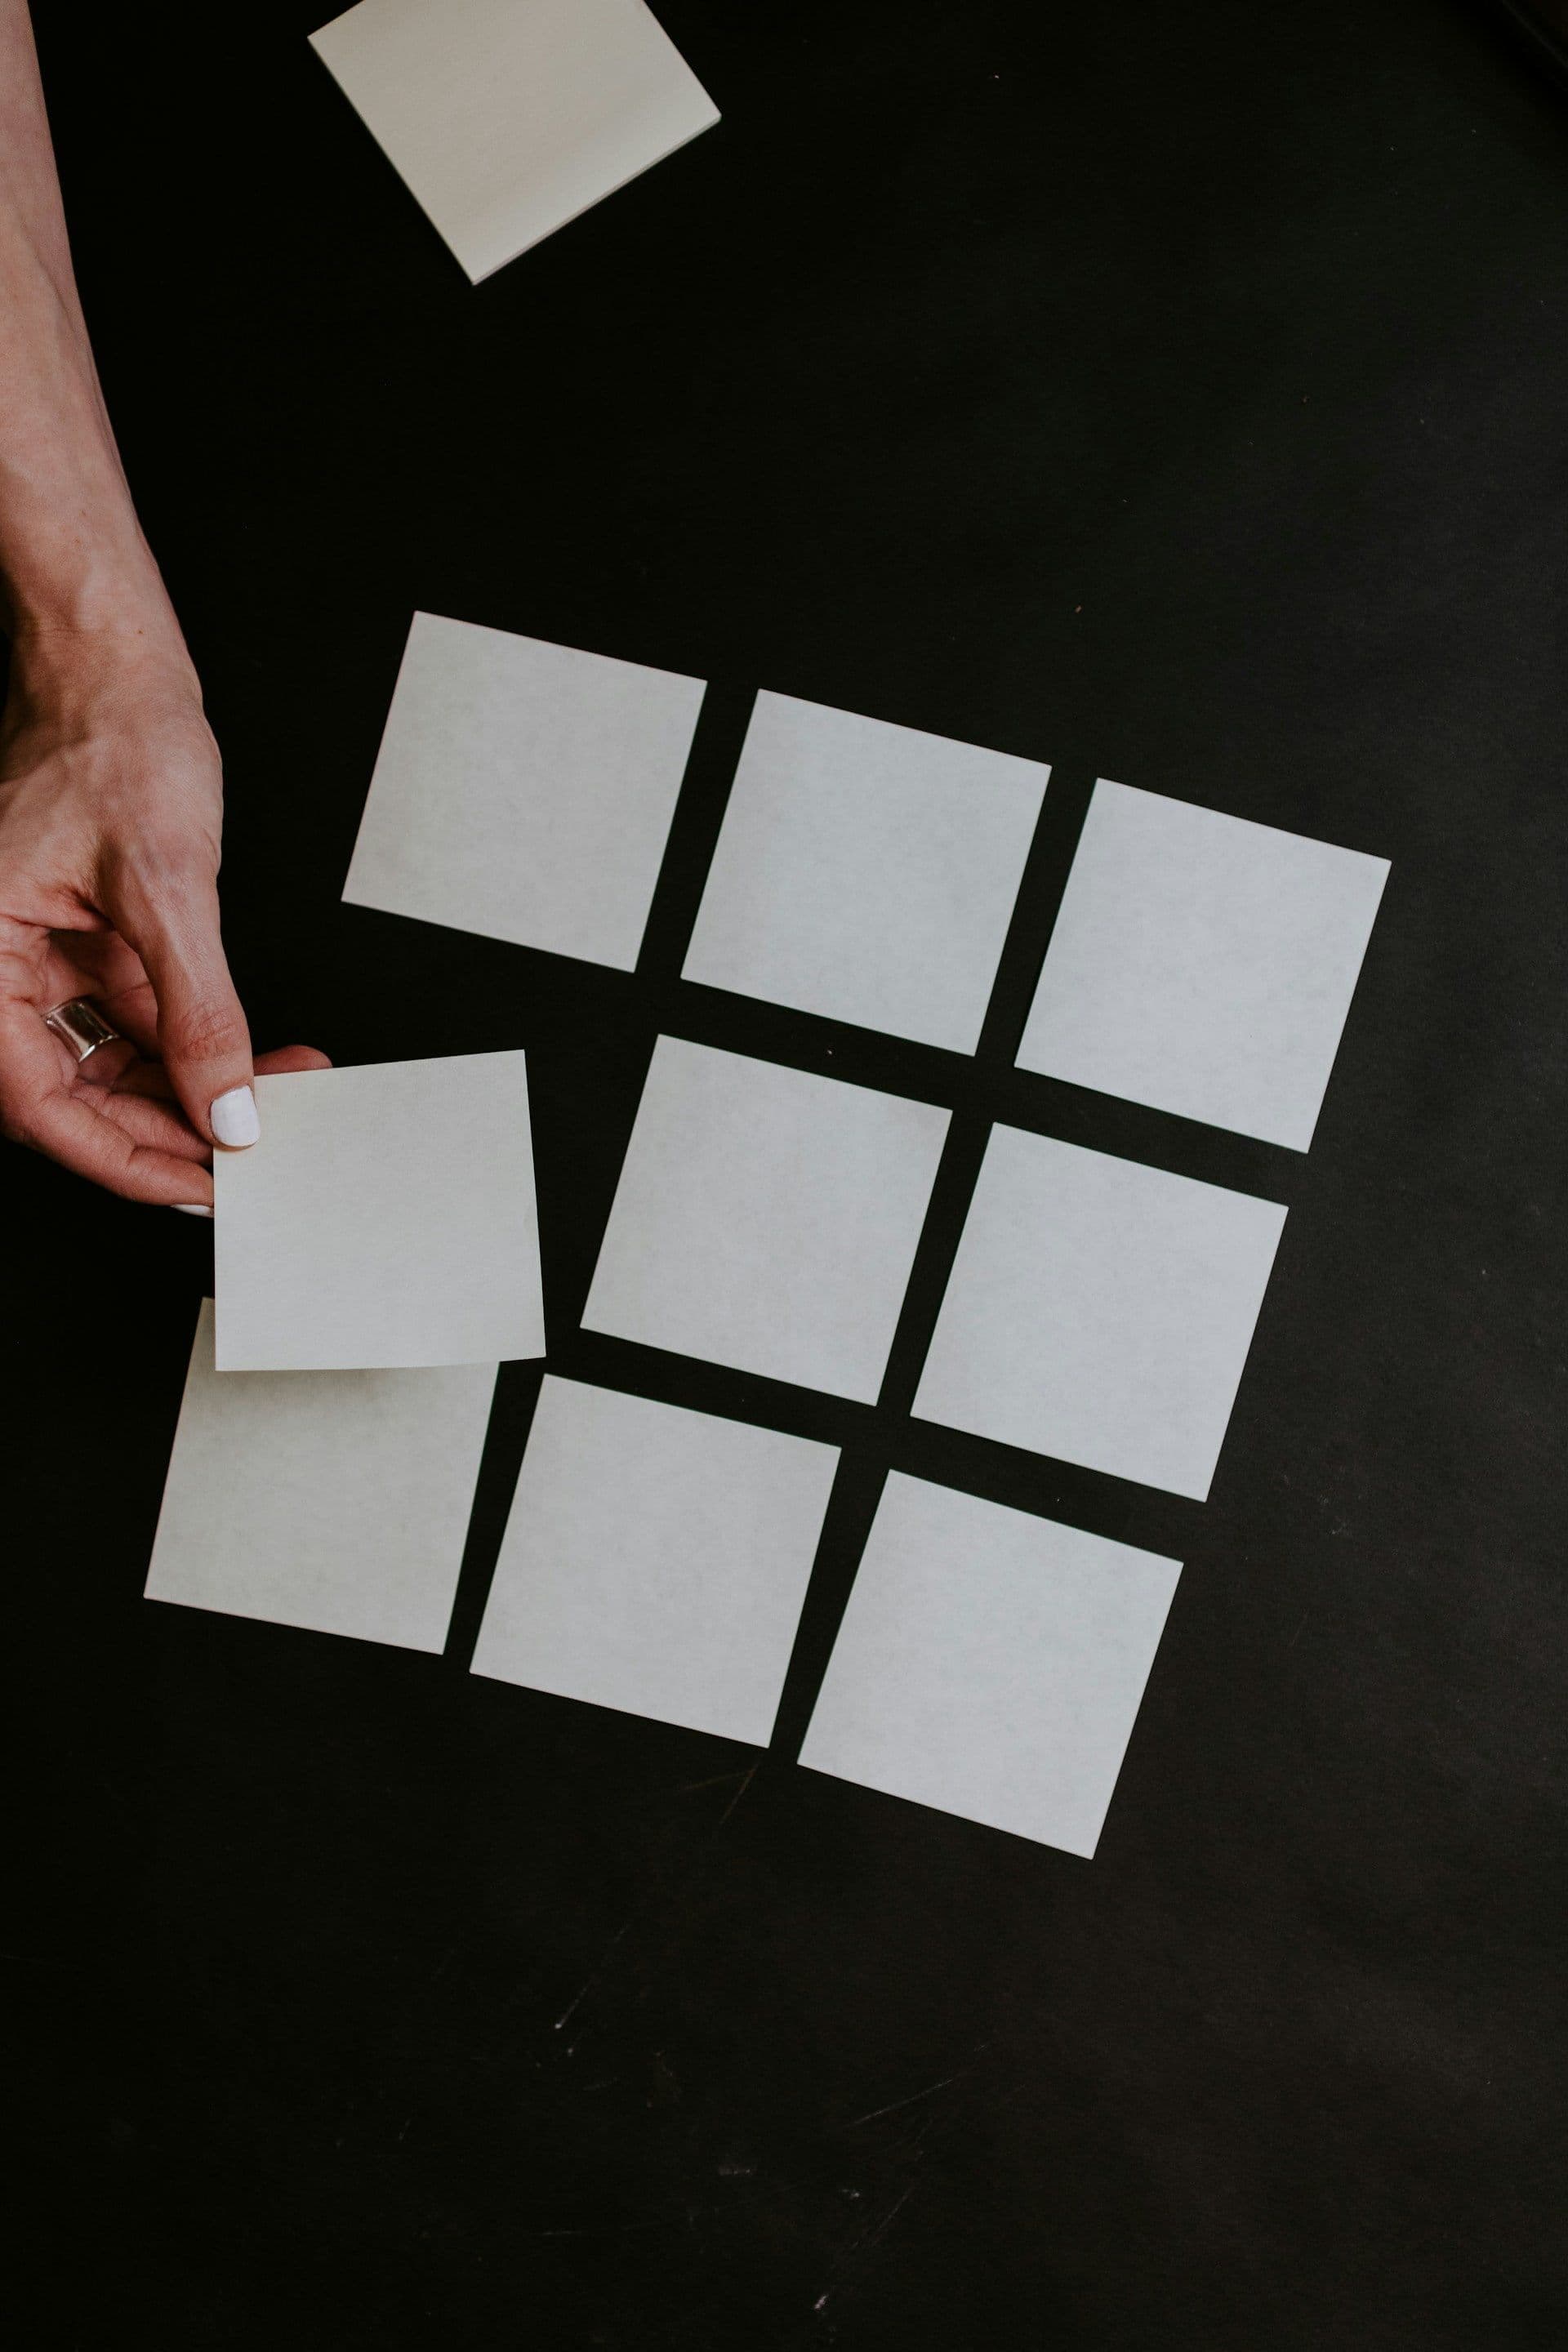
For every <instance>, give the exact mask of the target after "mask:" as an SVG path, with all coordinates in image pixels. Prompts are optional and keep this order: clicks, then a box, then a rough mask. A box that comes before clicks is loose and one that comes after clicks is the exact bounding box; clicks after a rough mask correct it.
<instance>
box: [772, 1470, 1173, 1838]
mask: <svg viewBox="0 0 1568 2352" xmlns="http://www.w3.org/2000/svg"><path fill="white" fill-rule="evenodd" d="M1179 1574H1180V1565H1179V1563H1178V1562H1177V1561H1175V1560H1171V1559H1160V1558H1158V1557H1157V1556H1156V1555H1155V1554H1154V1553H1152V1552H1146V1551H1136V1550H1134V1549H1132V1548H1131V1546H1129V1545H1127V1544H1120V1543H1110V1542H1108V1541H1107V1540H1106V1539H1105V1538H1103V1537H1101V1536H1091V1535H1086V1534H1084V1533H1083V1532H1082V1530H1081V1529H1079V1528H1068V1527H1060V1526H1058V1524H1057V1523H1056V1522H1055V1521H1054V1520H1052V1519H1041V1518H1035V1517H1031V1516H1030V1515H1029V1514H1028V1513H1027V1512H1026V1511H1015V1510H1009V1509H1005V1508H1004V1507H1002V1506H1001V1505H999V1504H996V1503H988V1502H982V1501H980V1500H979V1499H978V1498H977V1497H976V1496H973V1495H963V1494H959V1493H956V1492H955V1491H954V1490H953V1489H952V1488H951V1487H947V1486H932V1485H931V1484H930V1483H929V1482H928V1481H927V1480H925V1479H922V1478H906V1477H903V1476H901V1475H900V1474H899V1473H898V1472H894V1473H893V1474H892V1475H891V1476H889V1480H888V1483H887V1486H885V1488H884V1489H883V1493H882V1498H881V1501H880V1504H879V1507H878V1510H877V1516H876V1519H875V1521H874V1522H873V1524H872V1528H871V1533H870V1536H869V1538H868V1540H867V1545H866V1549H865V1551H864V1553H863V1554H862V1556H861V1560H860V1567H859V1570H858V1574H857V1576H856V1579H855V1584H854V1588H853V1590H852V1591H851V1592H850V1595H849V1603H848V1607H847V1611H846V1612H845V1616H844V1621H843V1624H842V1626H841V1628H840V1630H839V1633H838V1638H837V1642H836V1643H835V1644H834V1650H833V1655H832V1657H831V1659H830V1660H829V1662H828V1667H827V1674H826V1679H825V1681H824V1683H823V1685H822V1690H821V1693H820V1695H819V1696H818V1698H817V1702H816V1709H815V1711H814V1713H813V1716H812V1718H811V1725H810V1728H809V1730H808V1731H807V1733H806V1738H805V1746H804V1747H803V1748H802V1750H801V1759H800V1760H801V1762H802V1763H803V1764H805V1765H809V1766H811V1767H812V1768H814V1769H816V1771H819V1772H830V1773H833V1774H835V1775H836V1776H837V1778H838V1779H840V1780H857V1781H859V1782H861V1783H862V1784H863V1785H864V1786H865V1787H867V1788H869V1789H880V1790H884V1791H886V1792H887V1793H888V1794H889V1795H890V1796H895V1797H909V1798H912V1799H913V1800H914V1801H916V1802H917V1803H919V1804H922V1805H934V1806H936V1807H938V1808H939V1809H940V1810H941V1811H943V1812H948V1813H958V1814H961V1815H963V1817H964V1818H965V1819H966V1820H969V1821H975V1822H987V1823H988V1824H989V1825H990V1826H991V1827H993V1828H994V1829H1002V1830H1011V1831H1014V1832H1016V1833H1017V1834H1018V1835H1020V1836H1023V1837H1029V1838H1037V1839H1038V1840H1040V1841H1041V1842H1042V1843H1044V1844H1047V1845H1054V1846H1060V1847H1062V1848H1063V1849H1064V1850H1065V1851H1066V1852H1067V1853H1076V1854H1082V1855H1084V1856H1086V1857H1087V1856H1090V1855H1092V1854H1093V1853H1094V1850H1095V1846H1096V1844H1097V1843H1098V1842H1099V1839H1100V1830H1101V1827H1102V1825H1103V1823H1104V1821H1105V1815H1106V1810H1107V1808H1108V1806H1109V1805H1110V1798H1111V1792H1112V1790H1114V1788H1115V1786H1116V1777H1117V1773H1118V1771H1119V1770H1120V1769H1121V1759H1122V1756H1123V1754H1124V1752H1125V1750H1126V1748H1127V1743H1128V1740H1129V1738H1130V1737H1131V1731H1132V1724H1133V1718H1134V1717H1135V1716H1136V1715H1137V1712H1138V1706H1139V1702H1140V1700H1141V1699H1142V1695H1143V1686H1144V1685H1145V1683H1146V1682H1147V1681H1148V1678H1149V1670H1150V1667H1151V1666H1152V1664H1153V1659H1154V1652H1155V1650H1156V1648H1157V1647H1158V1645H1159V1641H1160V1635H1161V1633H1162V1632H1163V1628H1164V1623H1165V1613H1166V1611H1167V1610H1168V1609H1169V1607H1170V1604H1171V1596H1172V1594H1173V1592H1174V1591H1175V1588H1176V1579H1177V1577H1178V1575H1179Z"/></svg>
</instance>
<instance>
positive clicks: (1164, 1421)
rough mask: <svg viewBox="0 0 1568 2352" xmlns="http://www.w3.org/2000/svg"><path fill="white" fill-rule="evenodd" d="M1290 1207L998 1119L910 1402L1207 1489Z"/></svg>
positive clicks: (1019, 1440) (952, 1420) (1087, 1458)
mask: <svg viewBox="0 0 1568 2352" xmlns="http://www.w3.org/2000/svg"><path fill="white" fill-rule="evenodd" d="M1284 1223H1285V1212H1284V1210H1283V1209H1282V1208H1280V1207H1279V1206H1278V1205H1277V1204H1276V1203H1275V1202H1272V1201H1258V1200H1254V1199H1253V1198H1252V1197H1251V1196H1250V1195H1249V1194H1247V1193H1243V1192H1226V1191H1224V1190H1222V1189H1221V1187H1220V1186H1218V1185H1217V1184H1195V1183H1194V1182H1193V1181H1191V1179H1190V1178H1188V1177H1185V1176H1172V1175H1169V1174H1167V1173H1166V1172H1165V1171H1164V1170H1163V1169H1159V1168H1143V1167H1140V1166H1139V1165H1138V1164H1137V1163H1136V1162H1135V1161H1132V1160H1113V1159H1110V1157H1109V1156H1108V1155H1107V1154H1106V1153H1104V1152H1101V1151H1084V1150H1079V1148H1078V1146H1077V1145H1075V1144H1070V1143H1058V1142H1056V1141H1054V1140H1052V1139H1050V1138H1049V1137H1047V1136H1043V1135H1026V1134H1024V1133H1022V1132H1021V1131H1020V1130H1019V1129H1017V1128H1011V1127H997V1128H993V1129H992V1131H991V1137H990V1140H989V1142H988V1143H987V1145H986V1149H985V1158H984V1163H983V1164H982V1167H981V1171H980V1179H979V1181H978V1183H977V1184H976V1185H975V1188H974V1198H973V1201H972V1202H971V1203H970V1210H969V1216H968V1219H967V1221H966V1223H965V1224H964V1228H963V1237H962V1239H961V1240H960V1242H959V1245H958V1255H957V1256H956V1258H955V1259H954V1261H953V1268H952V1278H951V1280H950V1281H949V1283H948V1287H947V1296H946V1297H945V1298H944V1299H943V1300H942V1311H941V1313H940V1315H939V1316H938V1318H937V1324H936V1330H935V1332H934V1333H933V1335H932V1338H931V1352H930V1354H929V1355H928V1356H927V1358H926V1364H925V1370H924V1371H923V1373H922V1374H921V1383H920V1388H919V1390H918V1391H917V1393H916V1396H915V1405H914V1409H915V1412H916V1413H917V1414H918V1415H919V1416H920V1417H921V1419H922V1420H925V1421H940V1422H943V1423H946V1424H947V1425H948V1426H949V1427H950V1428H952V1429H966V1430H971V1431H973V1432H974V1433H975V1434H976V1435H978V1436H981V1437H992V1438H996V1439H999V1440H1000V1441H1001V1442H1002V1443H1003V1444H1007V1445H1021V1446H1026V1447H1027V1448H1028V1449H1029V1450H1030V1452H1031V1453H1035V1454H1053V1455H1055V1457H1056V1458H1057V1459H1058V1461H1061V1462H1077V1463H1081V1464H1082V1465H1084V1467H1085V1468H1087V1469H1089V1470H1105V1471H1109V1472H1110V1475H1112V1476H1113V1477H1117V1478H1135V1479H1137V1480H1138V1481H1140V1483H1141V1484H1142V1485H1143V1486H1165V1487H1169V1488H1170V1489H1171V1491H1172V1492H1173V1494H1177V1495H1192V1496H1196V1497H1197V1499H1198V1500H1199V1501H1200V1502H1201V1501H1202V1500H1203V1498H1204V1496H1205V1495H1206V1494H1207V1493H1208V1490H1209V1482H1210V1480H1211V1479H1212V1477H1213V1476H1214V1471H1215V1463H1216V1462H1217V1461H1218V1459H1219V1450H1220V1446H1221V1445H1222V1444H1223V1443H1224V1440H1225V1433H1226V1423H1228V1422H1229V1420H1230V1412H1231V1407H1232V1405H1233V1404H1234V1403H1235V1402H1236V1391H1237V1387H1238V1386H1239V1384H1240V1381H1241V1373H1242V1367H1243V1366H1244V1364H1245V1363H1246V1361H1247V1349H1248V1348H1249V1347H1250V1345H1251V1343H1252V1333H1253V1327H1254V1326H1255V1324H1256V1323H1257V1320H1258V1309H1259V1307H1261V1306H1262V1304H1263V1293H1264V1289H1265V1287H1266V1286H1267V1284H1268V1274H1269V1269H1270V1267H1271V1266H1272V1265H1273V1263H1274V1252H1275V1248H1276V1245H1277V1244H1278V1243H1279V1234H1280V1232H1281V1230H1282V1228H1283V1226H1284Z"/></svg>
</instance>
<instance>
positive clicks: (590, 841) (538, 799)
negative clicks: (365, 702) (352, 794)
mask: <svg viewBox="0 0 1568 2352" xmlns="http://www.w3.org/2000/svg"><path fill="white" fill-rule="evenodd" d="M702 694H703V688H702V683H701V681H700V679H699V678H694V677H674V676H672V675H671V674H670V673H669V672H668V671H666V670H659V669H643V668H640V667H638V666H637V664H636V663H635V662H623V661H612V660H610V659H608V658H607V657H606V656H605V655H603V654H585V653H579V652H577V651H576V650H575V648H574V647H573V646H551V645H544V644H542V643H541V642H540V641H539V640H538V639H537V638H534V637H517V636H512V635H509V633H508V632H507V631H506V630H504V629H486V628H479V627H476V626H475V625H473V624H472V623H471V622H468V621H447V620H442V619H441V618H439V617H438V616H437V614H433V613H416V614H415V616H414V625H413V626H412V628H411V629H410V630H409V633H408V644H407V647H406V649H405V653H404V656H403V667H402V668H401V669H400V670H399V671H398V674H397V686H396V689H395V692H394V694H393V698H392V708H391V709H390V711H389V712H388V714H387V720H386V730H385V732H384V735H383V737H382V742H381V750H380V752H379V754H378V755H377V758H376V762H375V773H374V776H373V777H372V779H371V787H370V797H369V799H368V800H367V801H366V803H365V809H364V815H363V819H362V820H361V823H360V830H359V839H358V840H357V842H356V843H355V844H354V853H353V862H352V863H351V865H350V866H349V874H348V880H347V882H346V883H345V884H344V886H343V897H344V898H345V899H346V900H347V901H348V903H349V904H350V905H351V906H354V907H379V908H384V910H385V911H386V912H387V913H388V914H393V915H413V916H416V917H418V918H419V919H421V920H423V921H425V922H427V923H446V924H447V925H448V926H449V927H450V928H451V929H454V930H459V931H482V932H483V933H484V934H485V936H486V937H487V938H488V939H493V940H513V941H514V942H515V943H516V944H517V945H519V946H521V947H529V948H547V949H549V950H552V952H553V953H554V954H556V955H568V956H581V957H584V958H586V959H587V960H588V961H591V962H595V963H607V964H614V965H615V966H616V968H617V970H619V971H631V969H632V967H633V965H634V964H635V963H636V962H637V950H638V949H639V948H640V946H641V945H642V935H643V929H644V926H645V925H646V923H647V911H648V906H649V902H650V901H651V899H652V898H653V891H654V885H655V883H656V882H657V881H658V869H659V862H660V860H661V859H662V857H663V856H664V845H665V841H666V838H667V836H668V832H669V824H670V819H671V817H672V816H673V815H674V814H675V803H676V800H677V797H678V795H679V791H680V780H681V777H682V775H683V774H684V773H685V770H686V760H687V754H688V752H689V751H690V749H691V739H692V736H693V734H694V732H695V731H696V727H697V714H698V711H699V709H700V707H701V702H702Z"/></svg>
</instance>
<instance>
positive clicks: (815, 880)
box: [685, 694, 1050, 1054]
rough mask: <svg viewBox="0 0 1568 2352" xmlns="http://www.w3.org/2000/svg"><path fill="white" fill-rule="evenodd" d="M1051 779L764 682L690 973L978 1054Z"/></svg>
mask: <svg viewBox="0 0 1568 2352" xmlns="http://www.w3.org/2000/svg"><path fill="white" fill-rule="evenodd" d="M1049 774H1050V770H1049V769H1048V768H1046V767H1042V766H1040V765H1039V764H1038V763H1037V761H1033V760H1019V759H1015V758H1012V757H1011V756H1009V755H1008V754H1007V753H1005V752H1002V751H980V750H978V749H976V747H975V746H974V745H973V744H970V743H955V742H950V741H949V740H946V739H945V738H944V737H942V736H939V735H924V734H921V733H919V732H917V731H916V730H915V729H913V728H910V727H892V726H889V725H887V724H885V723H884V722H883V721H882V720H880V719H860V718H857V717H855V716H854V715H853V714H852V713H851V712H849V711H847V710H829V709H822V708H820V707H819V706H818V705H817V704H816V703H812V702H797V701H795V699H794V698H792V697H790V696H788V695H783V694H763V695H760V696H759V697H758V698H757V706H756V709H755V711H754V713H753V714H752V723H751V727H750V729H749V730H748V731H747V735H746V741H745V748H744V750H743V751H742V754H741V763H740V767H739V769H738V770H737V772H736V775H735V782H734V785H733V787H732V789H731V794H730V801H729V805H728V807H727V808H726V810H725V812H724V825H723V830H722V832H721V835H720V837H719V846H718V849H717V851H716V853H715V855H714V858H713V864H712V867H711V869H710V873H709V877H708V887H707V888H706V890H705V891H704V893H703V898H702V905H701V908H700V911H699V913H698V917H697V924H696V929H695V930H694V931H693V934H692V939H691V945H690V949H689V952H688V954H687V958H686V967H685V976H686V978H687V979H688V980H695V981H701V982H705V983H706V984H707V985H708V986H709V987H711V988H727V989H733V990H735V991H736V992H738V993H739V994H741V995H742V996H760V997H765V998H767V999H769V1000H770V1001H771V1002H772V1003H775V1004H789V1005H794V1006H795V1007H796V1008H797V1009H798V1010H799V1011H801V1012H803V1013H824V1014H826V1016H827V1017H828V1018H829V1019H831V1020H835V1021H853V1022H856V1023H858V1024H859V1025H860V1026H861V1027H862V1028H866V1029H882V1030H887V1031H889V1032H890V1033H891V1034H893V1035H895V1036H899V1037H915V1038H919V1039H920V1040H921V1043H922V1044H924V1045H942V1046H946V1047H947V1048H948V1049H949V1050H950V1051H951V1052H952V1053H955V1054H972V1053H973V1051H974V1048H975V1046H976V1045H977V1044H978V1043H979V1039H980V1030H981V1024H982V1023H983V1022H984V1018H985V1012H986V1007H987V1005H988V1004H989V1003H990V1001H991V990H992V984H993V982H994V980H995V977H996V966H997V962H998V960H999V959H1000V957H1001V953H1002V949H1003V945H1004V942H1005V940H1006V936H1007V926H1008V923H1009V921H1010V919H1011V918H1012V913H1013V907H1014V902H1015V900H1016V898H1017V895H1018V884H1019V881H1020V880H1021V878H1022V876H1023V872H1024V862H1025V860H1026V857H1027V856H1028V854H1029V845H1030V842H1031V841H1032V840H1033V838H1034V833H1035V826H1036V824H1037V820H1038V817H1039V814H1040V803H1041V801H1042V800H1043V798H1044V796H1045V790H1046V782H1047V778H1048V776H1049Z"/></svg>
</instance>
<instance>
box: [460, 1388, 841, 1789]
mask: <svg viewBox="0 0 1568 2352" xmlns="http://www.w3.org/2000/svg"><path fill="white" fill-rule="evenodd" d="M837 1465H838V1450H837V1447H836V1446H832V1445H822V1444H816V1443H814V1442H812V1441H810V1440H808V1439H805V1438H801V1437H789V1436H785V1435H784V1434H782V1433H780V1432H779V1431H777V1430H772V1429H758V1428H754V1427H752V1425H750V1424H749V1423H744V1422H738V1421H729V1420H724V1419H721V1418H720V1417H719V1416H717V1415H716V1414H713V1413H705V1412H687V1411H685V1410H684V1409H681V1408H679V1407H677V1406H674V1405H668V1404H656V1403H653V1402H650V1401H649V1400H648V1399H647V1398H644V1397H636V1396H627V1395H624V1394H622V1393H621V1392H619V1391H616V1390H612V1389H602V1388H590V1387H587V1386H585V1385H584V1383H583V1382H581V1381H566V1380H560V1379H557V1378H556V1377H555V1376H554V1375H553V1374H552V1373H547V1374H546V1376H545V1379H544V1382H543V1386H542V1389H541V1391H540V1396H539V1402H538V1405H537V1406H536V1408H535V1411H534V1415H533V1422H532V1425H531V1429H530V1431H529V1437H528V1449H527V1452H526V1453H525V1454H524V1456H523V1463H522V1469H521V1474H520V1475H519V1478H518V1483H517V1493H516V1496H515V1498H514V1500H513V1503H512V1507H511V1516H510V1519H509V1520H508V1523H507V1530H506V1535H505V1538H504V1540H503V1542H502V1545H501V1551H500V1563H499V1565H498V1567H497V1569H496V1573H495V1580H494V1582H493V1584H492V1585H491V1588H490V1594H489V1603H488V1605H487V1608H486V1611H485V1618H484V1623H483V1625H482V1627H481V1629H480V1632H479V1643H478V1646H477V1648H476V1650H475V1652H474V1664H473V1670H474V1672H475V1673H476V1674H478V1675H491V1676H494V1677H495V1678H497V1679H498V1680H500V1681H502V1682H510V1683H522V1684H525V1685H528V1686H529V1687H530V1688H531V1689H533V1690H542V1691H553V1692H555V1693H557V1694H559V1695H560V1696H562V1697H564V1698H574V1699H584V1700H587V1701H589V1702H590V1703H591V1704H592V1705H594V1706H609V1707H618V1708H620V1709H622V1710H624V1711H626V1712H627V1713H630V1714H634V1715H643V1716H650V1717H654V1718H655V1719H656V1720H657V1721H658V1722H661V1723H676V1724H683V1725H685V1726H687V1727H689V1729H692V1730H696V1731H709V1732H715V1733H717V1734H719V1735H720V1736H721V1737H722V1738H727V1739H744V1740H749V1741H751V1742H752V1744H753V1745H755V1746H758V1747H764V1746H765V1745H766V1744H767V1741H768V1738H769V1737H770V1735H771V1733H772V1731H773V1717H774V1716H775V1715H776V1713H777V1712H778V1703H779V1694H780V1692H781V1691H782V1689H783V1687H784V1673H785V1670H786V1668H787V1667H788V1664H789V1658H790V1651H791V1649H792V1647H793V1646H794V1643H795V1626H796V1622H797V1621H798V1619H799V1616H800V1611H801V1604H802V1602H803V1601H804V1600H805V1589H806V1585H807V1583H808V1582H809V1580H810V1577H811V1570H812V1562H813V1560H814V1559H815V1558H816V1545H817V1538H818V1537H819V1536H820V1534H821V1532H822V1521H823V1516H824V1513H825V1512H826V1508H827V1497H828V1491H829V1489H830V1488H831V1486H832V1484H833V1478H834V1473H835V1471H836V1470H837Z"/></svg>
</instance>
